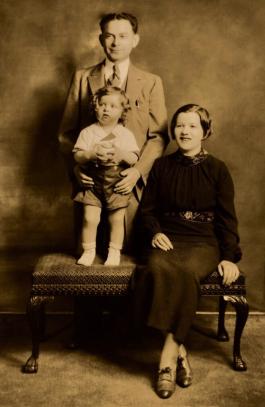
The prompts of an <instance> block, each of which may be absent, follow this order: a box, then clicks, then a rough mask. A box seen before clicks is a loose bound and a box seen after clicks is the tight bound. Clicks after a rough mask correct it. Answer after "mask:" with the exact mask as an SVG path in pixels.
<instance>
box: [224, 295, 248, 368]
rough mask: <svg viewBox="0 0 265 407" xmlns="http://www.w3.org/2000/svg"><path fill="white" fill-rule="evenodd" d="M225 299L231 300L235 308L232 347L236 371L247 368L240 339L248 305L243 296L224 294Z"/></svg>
mask: <svg viewBox="0 0 265 407" xmlns="http://www.w3.org/2000/svg"><path fill="white" fill-rule="evenodd" d="M224 299H225V301H229V302H231V304H232V305H233V307H234V308H235V310H236V326H235V336H234V347H233V369H234V370H237V371H245V370H247V364H246V362H244V360H243V359H242V356H241V353H240V341H241V335H242V332H243V329H244V327H245V324H246V322H247V318H248V311H249V306H248V303H247V300H246V298H245V297H244V296H233V295H232V296H225V298H224Z"/></svg>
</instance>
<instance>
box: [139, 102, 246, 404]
mask: <svg viewBox="0 0 265 407" xmlns="http://www.w3.org/2000/svg"><path fill="white" fill-rule="evenodd" d="M171 133H172V135H173V136H174V138H175V139H176V142H177V144H178V150H177V151H176V152H175V153H173V154H170V155H168V156H164V157H162V158H159V159H157V160H156V162H155V164H154V166H153V168H152V170H151V172H150V175H149V178H148V182H147V186H146V188H145V192H144V195H143V199H142V202H141V205H140V215H141V219H142V224H143V227H144V228H145V236H147V237H148V239H149V246H150V248H149V250H148V253H147V264H146V267H145V268H144V269H143V270H141V271H139V273H138V275H136V276H135V282H134V283H135V286H134V293H133V303H134V317H135V318H136V321H137V320H138V321H140V319H142V318H143V317H144V320H145V322H146V323H147V325H148V326H150V327H153V328H157V329H159V330H161V331H163V332H165V334H166V336H165V342H164V346H163V349H162V353H161V357H160V363H159V371H158V379H157V384H156V391H157V394H158V395H159V397H161V398H168V397H170V396H171V395H172V394H173V392H174V391H175V386H176V384H175V383H178V384H179V385H180V386H181V387H187V386H189V385H190V384H191V383H192V371H191V367H190V364H189V361H188V358H187V350H186V349H185V347H184V344H185V340H186V337H187V334H188V332H189V329H190V327H191V324H192V322H193V319H194V317H195V314H196V310H197V305H198V299H199V288H200V281H201V280H203V279H204V278H205V277H206V276H207V275H209V274H210V273H212V271H213V270H214V269H216V268H218V270H219V273H220V274H221V276H223V283H224V284H228V285H229V284H231V283H232V282H234V281H235V280H236V279H237V278H238V275H239V270H238V268H237V266H236V264H235V263H236V262H238V261H239V260H240V258H241V250H240V248H239V246H238V243H239V237H238V233H237V219H236V214H235V209H234V187H233V182H232V179H231V176H230V174H229V171H228V169H227V167H226V165H225V164H224V162H223V161H221V160H219V159H217V158H215V157H213V156H212V155H211V154H209V153H208V152H207V151H205V149H204V148H203V147H202V142H203V140H205V139H207V138H208V137H209V136H210V135H211V120H210V117H209V113H208V112H207V110H206V109H204V108H203V107H200V106H198V105H195V104H189V105H185V106H182V107H181V108H179V109H178V110H177V111H176V113H175V114H174V116H173V119H172V123H171Z"/></svg>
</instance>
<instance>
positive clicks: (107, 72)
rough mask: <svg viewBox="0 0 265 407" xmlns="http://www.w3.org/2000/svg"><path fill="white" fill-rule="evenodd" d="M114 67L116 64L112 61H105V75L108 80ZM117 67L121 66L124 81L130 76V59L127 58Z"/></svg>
mask: <svg viewBox="0 0 265 407" xmlns="http://www.w3.org/2000/svg"><path fill="white" fill-rule="evenodd" d="M113 65H114V63H113V62H112V61H110V60H109V59H108V58H106V59H105V63H104V74H105V77H106V78H109V77H110V76H111V75H112V73H113ZM117 65H118V66H119V70H120V73H121V80H122V81H123V80H124V79H125V78H126V77H127V75H128V70H129V65H130V58H127V59H125V60H124V61H122V62H119V63H118V64H117Z"/></svg>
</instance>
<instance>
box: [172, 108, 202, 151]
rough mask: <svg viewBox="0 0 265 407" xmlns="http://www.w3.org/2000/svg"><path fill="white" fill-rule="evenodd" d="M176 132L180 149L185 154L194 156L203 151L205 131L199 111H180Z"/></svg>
mask: <svg viewBox="0 0 265 407" xmlns="http://www.w3.org/2000/svg"><path fill="white" fill-rule="evenodd" d="M174 133H175V139H176V142H177V144H178V146H179V149H180V150H181V151H182V153H183V154H184V155H188V156H194V155H195V154H198V153H199V152H200V151H201V142H202V139H203V136H204V133H203V128H202V126H201V120H200V116H199V115H198V114H197V113H195V112H186V113H180V114H179V115H178V117H177V122H176V127H175V132H174Z"/></svg>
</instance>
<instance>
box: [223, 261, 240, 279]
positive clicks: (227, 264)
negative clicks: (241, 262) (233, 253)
mask: <svg viewBox="0 0 265 407" xmlns="http://www.w3.org/2000/svg"><path fill="white" fill-rule="evenodd" d="M218 271H219V273H220V275H221V276H222V277H223V284H224V285H230V284H231V283H233V282H234V281H236V280H237V279H238V276H239V270H238V267H237V265H236V264H235V263H233V262H232V261H228V260H222V261H221V262H220V263H219V264H218Z"/></svg>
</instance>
